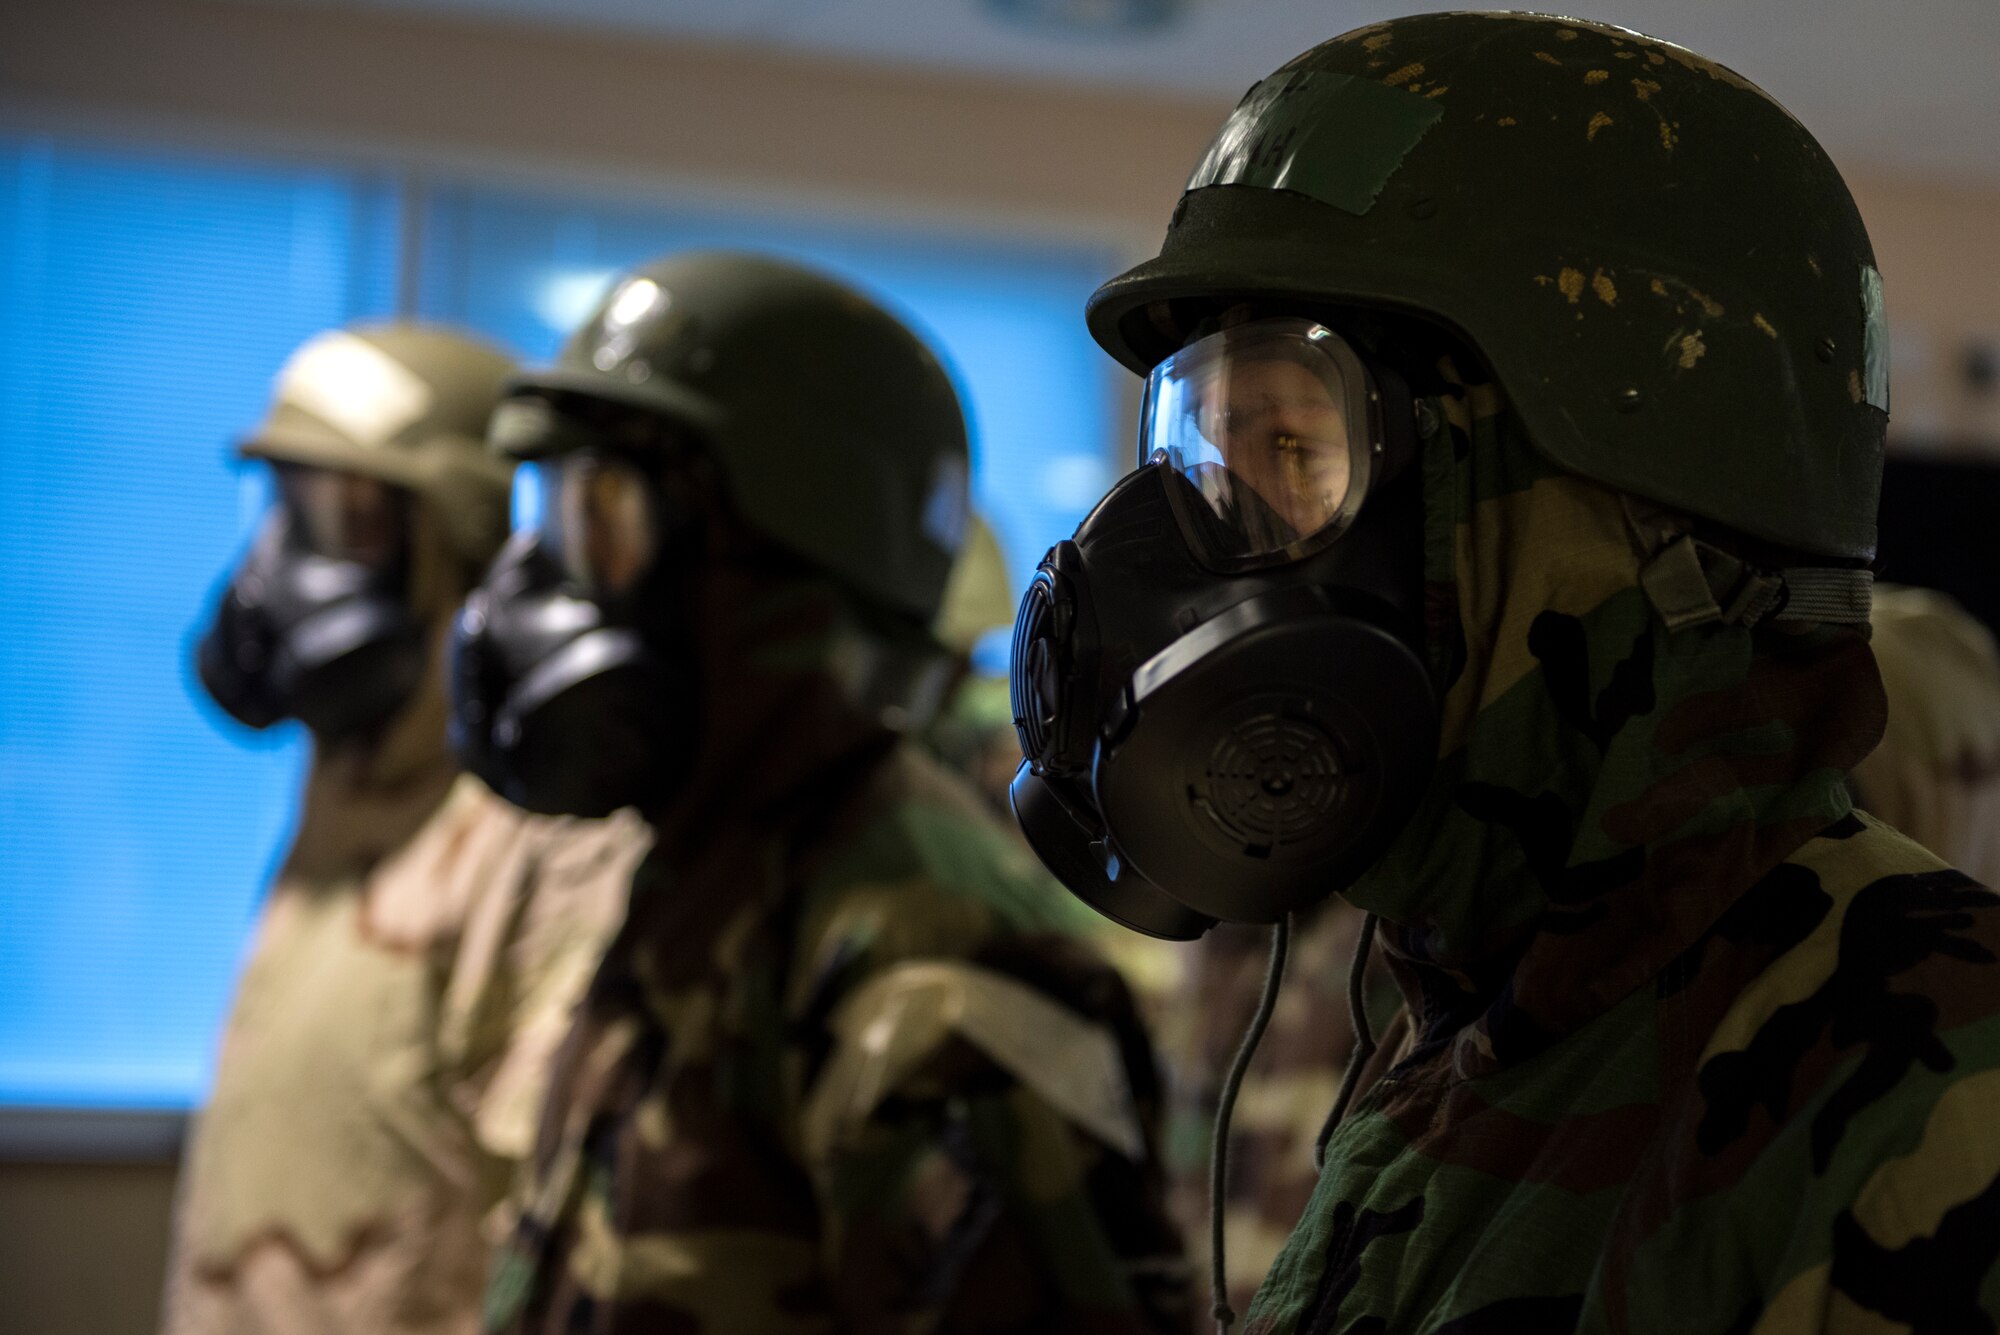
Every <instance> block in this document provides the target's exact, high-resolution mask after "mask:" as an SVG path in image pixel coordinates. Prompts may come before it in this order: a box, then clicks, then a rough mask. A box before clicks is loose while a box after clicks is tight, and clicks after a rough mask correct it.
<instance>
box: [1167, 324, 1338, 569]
mask: <svg viewBox="0 0 2000 1335" xmlns="http://www.w3.org/2000/svg"><path fill="white" fill-rule="evenodd" d="M1367 396H1368V386H1367V379H1366V374H1365V373H1364V372H1363V371H1362V370H1361V367H1360V363H1359V360H1358V359H1357V358H1356V357H1355V356H1354V354H1353V352H1352V351H1351V350H1350V349H1349V348H1348V347H1347V346H1346V344H1345V343H1343V342H1342V341H1341V340H1340V338H1339V337H1338V336H1337V335H1335V334H1333V333H1332V332H1331V331H1330V330H1327V329H1326V328H1324V327H1322V326H1319V325H1316V324H1313V323H1312V322H1311V321H1308V320H1298V319H1273V320H1260V321H1255V322H1252V323H1250V324H1246V325H1242V326H1239V327H1237V328H1234V329H1229V330H1224V331H1223V332H1221V333H1218V334H1213V335H1210V336H1209V337H1207V338H1204V339H1201V340H1198V341H1197V342H1195V343H1192V344H1190V345H1189V346H1188V347H1186V348H1184V349H1183V350H1182V351H1181V352H1179V353H1177V354H1175V355H1174V356H1173V357H1171V358H1169V359H1168V360H1167V361H1165V362H1163V363H1162V364H1161V365H1160V366H1159V367H1158V368H1156V369H1155V370H1154V372H1153V374H1152V377H1151V379H1150V381H1149V383H1148V387H1147V405H1146V416H1145V421H1144V424H1143V439H1142V441H1141V460H1142V462H1149V461H1153V460H1159V461H1161V462H1164V463H1166V464H1168V465H1169V466H1170V467H1172V468H1174V469H1175V470H1176V471H1178V472H1179V473H1181V474H1182V475H1183V476H1184V477H1186V478H1187V480H1188V481H1189V482H1190V483H1191V484H1193V488H1194V490H1195V491H1196V492H1198V493H1199V494H1200V496H1201V498H1202V499H1203V500H1204V501H1205V502H1207V506H1208V509H1209V510H1210V511H1211V512H1212V514H1213V516H1214V518H1215V520H1217V521H1219V536H1218V535H1217V532H1216V531H1215V529H1214V526H1207V529H1208V531H1206V532H1205V533H1204V535H1201V538H1202V542H1203V545H1204V546H1207V547H1211V548H1216V549H1218V550H1217V552H1216V554H1218V555H1226V556H1229V557H1235V558H1255V557H1260V556H1267V555H1271V554H1274V553H1280V552H1285V551H1288V550H1294V549H1296V548H1298V547H1299V545H1300V544H1302V543H1305V542H1307V541H1308V540H1309V539H1311V538H1312V537H1314V535H1316V534H1321V533H1325V532H1328V531H1337V529H1338V528H1339V527H1341V526H1344V525H1345V523H1346V522H1347V521H1348V520H1351V519H1352V518H1353V515H1354V512H1355V511H1356V510H1357V509H1358V508H1359V506H1360V502H1361V499H1362V495H1363V493H1364V492H1365V490H1366V485H1367V464H1368V457H1369V456H1368V446H1367V430H1368V426H1367V424H1368V398H1367Z"/></svg>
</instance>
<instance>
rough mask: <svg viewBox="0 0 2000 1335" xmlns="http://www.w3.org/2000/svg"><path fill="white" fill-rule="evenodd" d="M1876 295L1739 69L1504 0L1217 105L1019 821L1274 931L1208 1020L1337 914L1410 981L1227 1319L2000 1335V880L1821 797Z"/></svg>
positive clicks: (1275, 1326) (1845, 713)
mask: <svg viewBox="0 0 2000 1335" xmlns="http://www.w3.org/2000/svg"><path fill="white" fill-rule="evenodd" d="M1881 293H1882V288H1881V279H1880V276H1879V275H1878V274H1877V272H1876V270H1875V268H1874V264H1873V259H1872V256H1871V252H1870V249H1869V245H1868V239H1867V236H1866V233H1865V231H1864V230H1863V227H1862V224H1861V220H1860V218H1859V216H1858V214H1857V213H1856V210H1855V207H1854V204H1853V201H1852V199H1851V198H1850V197H1849V194H1848V192H1847V190H1846V188H1845V186H1844V185H1843V183H1842V182H1841V179H1840V177H1839V175H1838V173H1837V172H1836V171H1835V169H1834V167H1833V166H1832V164H1831V163H1830V162H1829V161H1828V160H1827V158H1826V156H1825V155H1824V153H1823V152H1822V151H1821V150H1820V148H1819V147H1818V145H1817V144H1816V143H1815V142H1814V141H1813V139H1812V137H1811V136H1810V135H1809V134H1808V133H1807V132H1806V130H1805V129H1804V128H1803V127H1801V126H1800V125H1799V124H1798V122H1797V121H1795V120H1793V119H1792V118H1791V117H1790V116H1789V115H1787V114H1786V113H1785V112H1784V111H1783V109H1782V108H1780V107H1779V106H1778V105H1777V104H1776V103H1775V102H1773V101H1772V100H1771V99H1770V98H1769V97H1768V96H1766V95H1765V94H1764V93H1762V92H1761V91H1759V90H1758V89H1757V88H1756V87H1754V86H1753V85H1751V84H1750V83H1749V82H1748V81H1746V80H1745V79H1743V78H1742V77H1740V76H1739V75H1737V74H1735V73H1733V72H1731V71H1730V70H1727V69H1725V68H1723V67H1721V66H1719V65H1716V64H1714V63H1712V62H1710V61H1708V60H1705V59H1703V58H1701V57H1699V56H1697V55H1695V54H1693V53H1692V52H1689V51H1687V50H1685V49H1683V48H1680V47H1677V46H1674V45H1671V44H1669V43H1665V42H1660V41H1656V40H1653V39H1651V38H1648V37H1644V36H1641V35H1640V34H1637V33H1634V32H1630V31H1627V30H1624V29H1620V28H1614V27H1609V26H1605V25H1601V24H1593V23H1583V22H1574V21H1569V20H1563V19H1556V18H1550V17H1545V16H1540V15H1531V14H1513V13H1507V14H1445V15H1431V16H1423V17H1415V18H1408V19H1400V20H1396V21H1393V22H1388V23H1382V24H1377V25H1374V26H1371V27H1367V28H1363V29H1360V30H1358V31H1356V32H1353V33H1350V34H1348V35H1346V36H1344V37H1341V38H1337V39H1335V40H1333V41H1331V42H1328V43H1327V44H1325V45H1323V46H1320V47H1318V48H1315V49H1314V50H1312V51H1309V52H1307V53H1306V54H1304V55H1302V56H1300V57H1299V58H1298V59H1296V60H1294V61H1293V62H1291V63H1290V64H1288V65H1286V66H1285V67H1284V68H1283V69H1281V70H1279V71H1278V72H1277V73H1276V74H1274V75H1272V76H1271V77H1270V78H1268V79H1266V80H1265V81H1263V82H1262V83H1260V84H1259V85H1257V86H1256V87H1255V88H1254V89H1253V90H1252V91H1251V92H1250V93H1249V94H1248V95H1247V96H1246V97H1245V98H1244V100H1243V102H1242V103H1241V104H1240V105H1239V107H1238V108H1237V110H1236V111H1235V113H1234V114H1233V115H1232V116H1231V117H1230V118H1229V120H1228V122H1227V123H1226V124H1225V126H1224V127H1223V129H1222V131H1221V133H1220V134H1219V135H1218V136H1217V138H1216V140H1215V142H1214V144H1213V145H1212V146H1211V148H1210V149H1209V151H1208V153H1207V154H1206V155H1205V156H1204V158H1203V159H1202V160H1201V162H1200V164H1199V165H1198V166H1197V168H1196V170H1195V172H1194V174H1193V176H1192V178H1191V180H1190V182H1189V186H1188V189H1187V192H1186V194H1185V195H1184V196H1183V198H1182V199H1181V201H1180V204H1179V207H1178V208H1177V209H1176V210H1175V212H1174V215H1173V219H1172V222H1171V224H1170V226H1169V229H1168V233H1167V237H1166V240H1165V243H1164V245H1163V246H1162V249H1161V252H1160V254H1159V256H1158V257H1157V258H1155V259H1152V260H1149V261H1147V262H1146V263H1144V264H1141V265H1139V266H1138V267H1137V268H1135V269H1133V270H1132V271H1130V272H1128V273H1126V274H1124V275H1123V276H1121V277H1118V278H1116V279H1113V280H1112V281H1111V282H1110V283H1108V284H1106V285H1105V286H1104V287H1103V288H1102V289H1100V290H1099V292H1098V293H1097V294H1096V296H1095V297H1094V298H1093V299H1092V301H1091V302H1090V307H1089V322H1090V327H1091V330H1092V332H1093V333H1094V334H1095V336H1096V337H1097V339H1098V341H1099V342H1100V343H1101V344H1102V345H1103V346H1104V347H1105V348H1106V349H1107V350H1108V351H1109V352H1110V353H1111V354H1112V355H1113V356H1115V357H1116V358H1118V360H1119V361H1120V362H1122V363H1123V364H1124V365H1125V366H1127V367H1128V368H1130V369H1131V370H1133V371H1135V372H1137V373H1139V374H1140V375H1143V376H1145V377H1147V398H1146V405H1145V410H1144V413H1143V415H1142V433H1143V439H1142V442H1141V447H1140V450H1139V455H1138V459H1139V467H1138V468H1137V469H1136V470H1135V471H1134V472H1132V473H1131V474H1129V475H1128V476H1127V477H1125V478H1124V479H1122V480H1121V481H1120V482H1119V483H1117V484H1116V485H1115V486H1114V487H1113V488H1112V490H1111V491H1110V493H1109V494H1108V495H1107V496H1106V497H1105V498H1104V500H1103V501H1102V502H1101V503H1100V504H1099V506H1098V507H1097V509H1096V510H1095V511H1094V512H1093V513H1092V514H1091V515H1090V517H1089V518H1088V519H1086V520H1085V522H1084V523H1083V525H1082V526H1081V527H1080V528H1079V529H1078V530H1077V533H1076V536H1075V538H1074V539H1073V540H1072V541H1069V542H1065V543H1062V544H1060V545H1059V546H1058V547H1057V548H1056V549H1055V550H1054V551H1053V552H1052V553H1051V554H1050V556H1049V558H1048V560H1047V561H1046V562H1045V564H1044V565H1043V567H1042V570H1041V572H1040V574H1039V575H1038V577H1037V579H1036V581H1035V582H1034V584H1033V585H1032V586H1031V587H1030V589H1029V591H1028V594H1027V596H1026V598H1025V599H1024V602H1023V607H1022V611H1021V615H1020V620H1019V624H1018V626H1017V630H1016V641H1015V643H1016V656H1015V662H1014V685H1015V691H1016V710H1015V712H1016V715H1017V717H1018V719H1019V720H1020V726H1021V730H1022V738H1023V749H1024V752H1025V754H1026V755H1027V757H1028V761H1027V763H1026V764H1025V765H1024V767H1023V770H1022V772H1021V774H1020V776H1019V777H1018V778H1017V780H1016V784H1015V790H1014V796H1015V804H1016V808H1017V812H1018V814H1019V816H1020V819H1021V821H1022V824H1023V827H1024V830H1025V832H1026V833H1027V834H1028V836H1029V837H1030V839H1031V840H1032V841H1033V842H1034V844H1035V846H1036V848H1037V850H1038V852H1039V853H1040V854H1041V855H1042V857H1043V858H1044V860H1045V861H1046V862H1047V863H1048V865H1049V866H1050V867H1051V868H1052V869H1054V870H1055V871H1056V872H1057V874H1058V875H1060V876H1061V877H1062V878H1063V879H1064V880H1065V881H1066V882H1067V883H1068V884H1069V885H1070V886H1071V887H1072V889H1074V890H1075V891H1077V893H1079V894H1080V895H1082V896H1083V897H1084V898H1086V899H1088V900H1089V901H1090V902H1091V903H1093V904H1096V905H1097V906H1099V907H1100V908H1102V909H1104V910H1105V911H1106V912H1108V913H1110V914H1112V915H1114V916H1116V917H1117V918H1119V919H1120V920H1122V921H1124V922H1126V923H1129V924H1131V925H1133V926H1135V927H1138V928H1141V929H1143V930H1146V931H1150V932H1153V933H1155V934H1157V935H1161V936H1168V937H1178V938H1182V939H1188V938H1193V937H1197V936H1199V935H1201V934H1202V933H1203V932H1204V931H1205V930H1206V929H1207V928H1208V927H1209V925H1210V924H1211V923H1214V922H1216V921H1218V920H1222V921H1230V922H1246V923H1263V924H1272V925H1273V937H1274V943H1273V957H1272V962H1271V963H1272V967H1271V970H1270V973H1269V977H1268V985H1267V990H1266V994H1265V1002H1266V1005H1265V1007H1264V1009H1263V1012H1261V1013H1260V1016H1259V1019H1258V1024H1257V1025H1253V1027H1252V1032H1253V1035H1254V1032H1255V1030H1256V1028H1257V1027H1258V1026H1259V1025H1261V1022H1262V1018H1263V1015H1264V1014H1268V1009H1269V1000H1270V995H1271V992H1272V991H1274V990H1275V989H1276V986H1277V982H1278V978H1279V975H1280V973H1281V971H1282V967H1283V963H1284V954H1285V949H1286V946H1287V935H1286V929H1285V924H1286V923H1287V922H1288V921H1289V920H1290V918H1291V915H1293V914H1295V913H1298V912H1299V911H1301V910H1303V909H1305V908H1306V907H1307V906H1309V905H1311V904H1313V903H1314V902H1316V901H1317V900H1319V899H1321V898H1323V897H1324V896H1326V895H1327V894H1329V893H1334V892H1337V893H1339V894H1340V895H1342V896H1343V897H1344V898H1345V900H1346V901H1347V902H1348V903H1349V904H1351V905H1353V906H1354V907H1355V908H1356V909H1357V910H1359V911H1362V912H1364V913H1365V914H1366V915H1367V918H1366V920H1365V923H1364V925H1363V927H1362V930H1361V931H1360V932H1359V933H1358V949H1359V952H1360V954H1361V956H1362V958H1364V959H1365V958H1366V957H1367V956H1368V954H1369V953H1370V952H1371V950H1372V949H1373V948H1374V947H1376V946H1377V945H1379V948H1380V950H1381V952H1382V953H1383V954H1384V955H1386V956H1387V958H1388V961H1389V964H1390V967H1391V970H1392V971H1393V973H1394V975H1395V979H1396V982H1397V984H1398V987H1399V990H1400V991H1401V993H1402V995H1403V997H1404V999H1405V1001H1406V1004H1405V1005H1404V1006H1403V1007H1402V1008H1401V1010H1400V1012H1399V1013H1398V1014H1397V1015H1396V1016H1395V1018H1394V1019H1393V1020H1391V1021H1390V1022H1389V1023H1388V1026H1387V1028H1386V1031H1385V1032H1384V1033H1383V1035H1382V1037H1381V1040H1380V1043H1379V1046H1378V1045H1377V1044H1376V1043H1375V1041H1374V1039H1373V1034H1372V1026H1371V1025H1370V1024H1369V1023H1368V1019H1369V1017H1368V1015H1367V1009H1368V1008H1367V1007H1366V1006H1365V1005H1361V1006H1358V1007H1357V1008H1356V1009H1357V1010H1358V1011H1359V1012H1360V1014H1359V1016H1358V1019H1359V1021H1360V1024H1359V1026H1358V1028H1359V1031H1360V1033H1359V1039H1360V1041H1359V1043H1358V1050H1357V1051H1356V1053H1355V1060H1354V1062H1353V1064H1352V1068H1351V1071H1352V1078H1351V1079H1350V1081H1349V1082H1348V1083H1347V1084H1346V1085H1345V1086H1344V1087H1343V1089H1342V1090H1341V1091H1340V1093H1339V1094H1338V1095H1337V1096H1336V1097H1335V1098H1334V1099H1333V1100H1332V1106H1331V1108H1330V1109H1329V1110H1328V1111H1329V1117H1328V1120H1327V1123H1326V1125H1325V1127H1324V1129H1323V1130H1322V1132H1321V1134H1320V1136H1319V1137H1318V1140H1319V1142H1320V1149H1321V1151H1322V1153H1323V1159H1324V1167H1323V1170H1322V1171H1321V1172H1320V1174H1319V1177H1318V1181H1317V1184H1316V1186H1315V1188H1314V1190H1313V1192H1312V1194H1311V1196H1310V1199H1309V1200H1308V1201H1307V1202H1306V1203H1305V1205H1304V1207H1303V1215H1302V1217H1301V1218H1300V1219H1299V1221H1298V1224H1297V1227H1296V1229H1295V1231H1294V1232H1293V1233H1292V1236H1291V1239H1290V1241H1289V1242H1288V1243H1287V1245H1286V1246H1285V1248H1284V1250H1283V1252H1282V1253H1281V1254H1280V1255H1279V1257H1278V1259H1277V1261H1276V1262H1275V1264H1274V1266H1273V1268H1272V1269H1271V1271H1270V1272H1269V1274H1268V1276H1267V1277H1266V1278H1265V1280H1264V1282H1263V1285H1262V1288H1261V1289H1260V1290H1259V1292H1258V1294H1257V1296H1256V1299H1255V1301H1254V1302H1253V1303H1252V1305H1251V1307H1250V1309H1249V1314H1248V1322H1247V1327H1246V1328H1247V1329H1249V1330H1253V1331H1257V1332H1274V1333H1275V1332H1284V1333H1285V1335H1292V1332H1334V1331H1342V1332H1354V1331H1362V1330H1366V1331H1373V1332H1383V1333H1384V1335H1422V1333H1423V1332H1439V1333H1441V1332H1446V1331H1452V1332H1473V1331H1509V1332H1512V1331H1536V1332H1556V1331H1572V1330H1591V1331H1598V1330H1660V1331H1667V1330H1672V1331H1713V1332H1723V1331H1749V1330H1753V1329H1754V1330H1757V1331H1808V1330H1831V1329H1839V1330H1860V1329H1875V1328H1881V1329H1889V1328H1895V1329H1911V1328H1914V1329H1918V1330H1948V1329H1949V1330H1986V1329H1991V1328H1992V1327H1993V1325H1994V1320H1995V1317H1996V1315H2000V1301H1996V1299H1995V1296H1994V1295H1995V1294H1996V1292H2000V1275H1996V1272H1995V1268H1994V1261H1995V1258H1996V1256H2000V1229H1996V1228H1995V1227H1994V1223H1993V1221H1994V1220H1995V1219H1996V1218H2000V1127H1996V1123H1995V1120H1994V1119H1993V1118H1992V1117H1991V1116H1990V1111H1989V1110H1990V1106H1991V1099H1992V1097H1993V1091H1994V1090H1995V1089H1996V1088H2000V964H1996V959H2000V954H1996V951H2000V900H1996V899H1994V897H1993V896H1992V895H1991V894H1989V893H1988V892H1987V891H1986V890H1984V889H1982V888H1980V887H1978V886H1977V885H1975V884H1974V883H1973V882H1972V881H1971V880H1970V879H1969V878H1967V877H1966V876H1965V875H1963V874H1962V873H1960V872H1957V871H1955V870H1952V869H1951V868H1949V867H1947V866H1946V865H1944V864H1943V863H1941V862H1940V861H1939V860H1938V859H1937V858H1935V857H1934V856H1932V855H1930V854H1929V853H1927V852H1926V851H1924V850H1923V849H1921V848H1919V847H1918V846H1916V845H1915V844H1913V843H1911V842H1910V841H1909V840H1907V839H1905V838H1903V837H1902V836H1901V835H1899V834H1897V833H1896V832H1895V831H1893V830H1892V829H1890V828H1888V827H1887V826H1885V825H1883V824H1881V823H1880V822H1877V821H1875V820H1873V819H1872V818H1870V817H1869V816H1867V815H1865V814H1864V813H1862V812H1859V811H1856V810H1854V809H1853V808H1852V805H1851V803H1850V800H1849V797H1848V792H1847V788H1846V784H1845V782H1844V780H1845V776H1846V773H1847V771H1849V770H1850V769H1851V768H1852V767H1853V766H1854V765H1855V764H1856V763H1857V762H1859V761H1860V760H1861V759H1862V758H1863V757H1864V756H1866V755H1867V754H1868V753H1869V751H1870V750H1871V749H1872V748H1873V747H1874V745H1875V743H1876V741H1877V740H1878V739H1879V737H1880V736H1881V732H1882V727H1883V693H1882V685H1881V681H1880V679H1879V677H1878V675H1877V672H1876V667H1875V663H1874V661H1873V659H1872V657H1871V655H1870V651H1869V645H1868V628H1867V620H1868V604H1869V599H1868V589H1869V574H1868V562H1869V559H1870V557H1871V554H1872V552H1873V548H1874V543H1875V507H1876V498H1877V491H1878V486H1879V481H1880V474H1881V452H1882V441H1883V433H1884V428H1885V424H1886V421H1887V403H1888V395H1887V361H1886V345H1885V334H1884V328H1883V307H1882V295H1881ZM1359 976H1360V970H1359V968H1356V969H1354V970H1353V971H1351V974H1350V977H1359ZM1356 999H1357V1000H1360V998H1356ZM1377 1018H1381V1017H1380V1016H1379V1015H1378V1017H1377ZM1253 1041H1254V1039H1253ZM1240 1071H1241V1062H1240V1060H1239V1063H1238V1065H1237V1067H1236V1073H1237V1074H1240ZM1233 1089H1234V1084H1233V1081H1226V1082H1225V1089H1224V1106H1225V1108H1226V1106H1227V1101H1228V1096H1229V1094H1230V1093H1232V1092H1233ZM1224 1132H1225V1133H1226V1127H1225V1128H1224ZM1218 1140H1219V1141H1221V1142H1222V1143H1226V1139H1225V1138H1224V1135H1223V1134H1221V1133H1219V1135H1218ZM1221 1166H1222V1165H1220V1164H1219V1167H1221ZM1222 1176H1223V1174H1222V1173H1221V1172H1218V1174H1217V1177H1218V1178H1220V1177H1222ZM1218 1194H1220V1193H1218ZM1221 1243H1222V1239H1221V1237H1220V1235H1219V1233H1218V1236H1217V1237H1216V1239H1215V1252H1216V1255H1215V1257H1214V1262H1215V1269H1216V1271H1217V1272H1218V1273H1219V1272H1220V1271H1221V1269H1222V1256H1221V1251H1222V1246H1221ZM1217 1297H1218V1301H1217V1311H1216V1316H1217V1318H1218V1321H1219V1323H1220V1324H1222V1325H1224V1326H1227V1325H1229V1324H1230V1322H1231V1321H1232V1320H1233V1316H1234V1314H1233V1312H1231V1311H1230V1310H1229V1306H1228V1304H1227V1303H1226V1302H1225V1301H1223V1300H1222V1299H1221V1295H1220V1294H1218V1295H1217Z"/></svg>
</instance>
